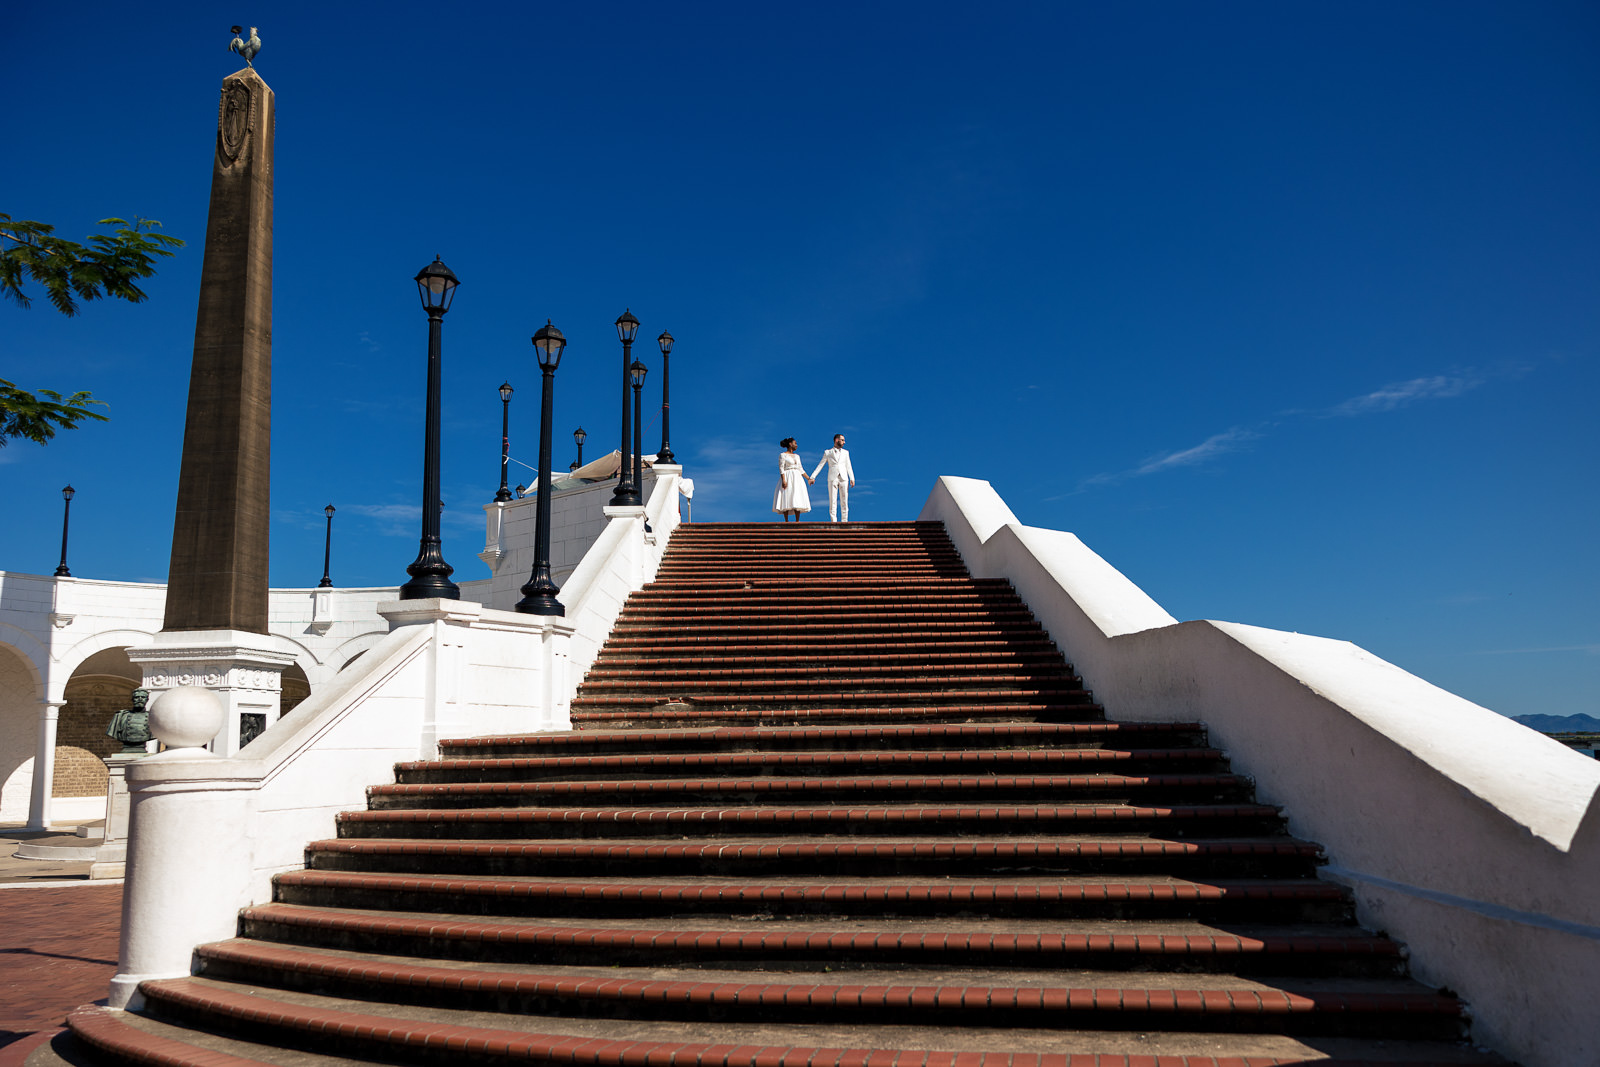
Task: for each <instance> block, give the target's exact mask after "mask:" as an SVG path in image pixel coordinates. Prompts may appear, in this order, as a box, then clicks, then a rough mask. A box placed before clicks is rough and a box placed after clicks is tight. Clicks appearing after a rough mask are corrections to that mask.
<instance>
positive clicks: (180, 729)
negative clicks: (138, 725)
mask: <svg viewBox="0 0 1600 1067" xmlns="http://www.w3.org/2000/svg"><path fill="white" fill-rule="evenodd" d="M225 714H226V713H225V711H224V709H223V706H222V698H221V697H219V696H217V694H215V693H213V692H212V691H211V690H209V689H204V688H202V687H200V686H198V685H180V686H178V687H177V688H176V689H169V690H167V691H166V692H165V693H162V694H161V695H160V696H159V697H157V698H156V699H155V700H153V701H151V702H150V732H151V733H152V734H153V735H155V736H156V737H158V738H160V739H161V741H162V742H163V743H165V744H166V746H167V748H168V750H169V751H170V750H171V749H175V748H201V747H203V746H204V745H205V744H206V743H207V742H208V741H210V740H211V739H212V738H213V737H216V736H217V734H219V733H221V732H222V723H223V719H224V717H225Z"/></svg>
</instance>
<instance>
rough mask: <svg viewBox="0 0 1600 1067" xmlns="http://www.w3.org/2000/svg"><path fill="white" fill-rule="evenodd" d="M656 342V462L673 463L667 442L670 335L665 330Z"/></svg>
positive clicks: (669, 421)
mask: <svg viewBox="0 0 1600 1067" xmlns="http://www.w3.org/2000/svg"><path fill="white" fill-rule="evenodd" d="M656 344H658V345H660V346H661V451H659V452H657V453H656V462H657V463H675V462H677V460H676V457H674V456H673V454H672V446H671V445H670V444H668V443H667V440H668V438H670V437H671V436H672V434H671V433H670V427H671V425H672V401H671V399H670V398H669V397H668V395H667V387H668V385H669V384H670V383H671V381H672V374H671V369H672V368H671V364H670V363H668V361H667V357H668V356H670V355H672V335H671V334H670V333H668V332H667V331H665V330H662V331H661V336H660V337H657V338H656Z"/></svg>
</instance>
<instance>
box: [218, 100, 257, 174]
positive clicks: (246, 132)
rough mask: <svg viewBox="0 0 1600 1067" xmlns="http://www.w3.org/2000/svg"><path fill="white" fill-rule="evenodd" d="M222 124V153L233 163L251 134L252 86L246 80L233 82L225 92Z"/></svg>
mask: <svg viewBox="0 0 1600 1067" xmlns="http://www.w3.org/2000/svg"><path fill="white" fill-rule="evenodd" d="M220 126H221V146H222V154H223V156H224V157H226V159H227V160H228V162H230V163H231V162H233V161H234V160H236V159H238V158H239V153H240V152H242V151H244V145H245V140H246V138H248V137H249V136H250V88H249V86H247V85H245V84H244V82H232V83H230V84H229V85H228V88H227V90H226V91H225V92H223V94H222V119H221V123H220Z"/></svg>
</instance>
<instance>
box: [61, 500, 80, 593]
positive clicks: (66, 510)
mask: <svg viewBox="0 0 1600 1067" xmlns="http://www.w3.org/2000/svg"><path fill="white" fill-rule="evenodd" d="M77 493H78V491H77V490H76V489H74V488H72V486H70V485H69V486H67V487H66V488H65V489H63V490H61V499H62V500H64V501H65V502H66V503H64V504H62V505H61V562H60V564H58V565H57V566H56V577H57V578H71V577H72V572H71V571H69V570H67V520H68V519H70V518H72V498H73V497H74V496H76V495H77Z"/></svg>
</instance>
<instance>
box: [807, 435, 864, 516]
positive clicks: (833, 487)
mask: <svg viewBox="0 0 1600 1067" xmlns="http://www.w3.org/2000/svg"><path fill="white" fill-rule="evenodd" d="M824 466H826V467H827V468H828V518H829V520H831V521H833V522H838V521H839V513H840V512H841V511H842V512H844V521H845V522H849V521H850V487H851V486H853V485H855V484H856V472H855V470H854V469H853V468H852V467H851V466H850V453H848V452H846V451H845V449H844V434H842V433H836V434H834V435H833V447H832V448H830V449H828V450H827V451H826V452H824V453H823V454H822V460H821V462H819V463H818V464H817V469H816V470H814V471H812V472H811V480H812V481H816V480H817V475H818V474H821V473H822V468H823V467H824Z"/></svg>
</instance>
